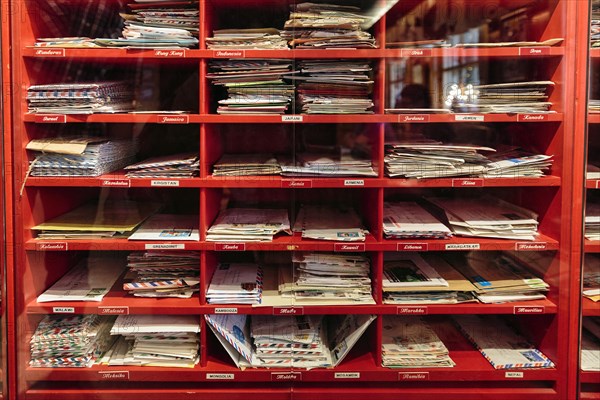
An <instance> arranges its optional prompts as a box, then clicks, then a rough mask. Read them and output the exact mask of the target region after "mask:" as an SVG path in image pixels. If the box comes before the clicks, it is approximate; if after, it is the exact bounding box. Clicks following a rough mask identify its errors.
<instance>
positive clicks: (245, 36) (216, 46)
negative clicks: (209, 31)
mask: <svg viewBox="0 0 600 400" xmlns="http://www.w3.org/2000/svg"><path fill="white" fill-rule="evenodd" d="M206 47H207V48H209V49H212V50H229V49H243V50H255V49H265V50H278V49H287V48H288V45H287V41H286V40H285V39H284V38H282V37H281V33H280V32H279V30H278V29H275V28H257V29H219V30H216V31H213V37H210V38H206Z"/></svg>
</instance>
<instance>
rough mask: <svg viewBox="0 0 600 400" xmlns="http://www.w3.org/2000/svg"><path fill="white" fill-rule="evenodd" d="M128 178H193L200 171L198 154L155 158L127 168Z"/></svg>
mask: <svg viewBox="0 0 600 400" xmlns="http://www.w3.org/2000/svg"><path fill="white" fill-rule="evenodd" d="M125 170H126V171H127V173H126V174H125V175H126V176H127V177H128V178H191V177H194V176H197V175H198V173H199V171H200V160H199V158H198V153H181V154H172V155H169V156H161V157H153V158H149V159H147V160H144V161H141V162H139V163H135V164H132V165H128V166H127V167H125Z"/></svg>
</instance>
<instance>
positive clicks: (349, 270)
mask: <svg viewBox="0 0 600 400" xmlns="http://www.w3.org/2000/svg"><path fill="white" fill-rule="evenodd" d="M293 264H294V269H293V270H290V269H289V268H280V269H279V274H280V279H279V281H280V284H279V288H280V293H281V295H282V296H283V297H291V298H292V299H294V304H305V303H310V304H317V303H318V304H321V303H323V304H326V303H327V302H328V301H331V302H333V303H335V304H338V305H339V304H342V303H344V304H367V303H369V304H373V303H374V300H373V295H372V293H371V289H372V288H371V278H370V272H371V265H370V261H369V258H368V257H366V256H364V255H360V254H331V253H301V252H296V253H294V255H293ZM298 302H299V303H298Z"/></svg>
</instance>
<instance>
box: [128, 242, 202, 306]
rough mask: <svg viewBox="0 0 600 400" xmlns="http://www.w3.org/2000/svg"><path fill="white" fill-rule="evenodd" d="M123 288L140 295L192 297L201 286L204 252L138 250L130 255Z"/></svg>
mask: <svg viewBox="0 0 600 400" xmlns="http://www.w3.org/2000/svg"><path fill="white" fill-rule="evenodd" d="M127 268H128V269H129V272H128V274H127V276H126V277H125V282H124V283H123V290H126V291H128V292H129V293H130V294H133V295H134V296H138V297H179V298H189V297H192V294H193V293H194V292H197V291H198V290H199V283H200V278H199V276H200V254H199V253H197V252H194V251H145V252H142V251H135V252H132V253H131V254H129V255H128V256H127Z"/></svg>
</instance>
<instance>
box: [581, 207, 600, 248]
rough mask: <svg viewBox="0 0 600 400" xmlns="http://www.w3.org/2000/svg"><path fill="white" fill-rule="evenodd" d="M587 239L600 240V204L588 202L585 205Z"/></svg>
mask: <svg viewBox="0 0 600 400" xmlns="http://www.w3.org/2000/svg"><path fill="white" fill-rule="evenodd" d="M585 238H586V239H587V240H600V203H592V202H587V204H586V205H585Z"/></svg>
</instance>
